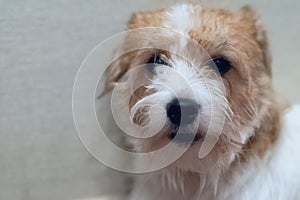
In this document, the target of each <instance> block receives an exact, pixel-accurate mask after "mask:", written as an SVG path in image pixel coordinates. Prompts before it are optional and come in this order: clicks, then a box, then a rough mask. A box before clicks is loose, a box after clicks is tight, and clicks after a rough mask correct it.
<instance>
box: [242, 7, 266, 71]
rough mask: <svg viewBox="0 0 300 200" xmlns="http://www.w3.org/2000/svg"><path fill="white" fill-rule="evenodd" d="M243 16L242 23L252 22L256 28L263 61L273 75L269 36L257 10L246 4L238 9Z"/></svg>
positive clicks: (256, 37) (256, 36)
mask: <svg viewBox="0 0 300 200" xmlns="http://www.w3.org/2000/svg"><path fill="white" fill-rule="evenodd" d="M238 13H239V15H240V16H241V20H242V23H251V24H253V26H254V28H253V30H254V32H253V34H254V37H255V39H256V41H257V44H258V45H259V47H260V49H261V52H262V55H263V63H264V66H265V69H266V72H267V73H268V75H269V76H272V68H271V62H272V58H271V53H270V49H269V42H268V37H267V31H266V30H265V29H264V27H263V25H262V23H261V21H260V18H259V17H258V16H257V14H256V12H255V11H254V10H253V8H252V7H251V6H244V7H242V8H241V9H240V10H239V11H238Z"/></svg>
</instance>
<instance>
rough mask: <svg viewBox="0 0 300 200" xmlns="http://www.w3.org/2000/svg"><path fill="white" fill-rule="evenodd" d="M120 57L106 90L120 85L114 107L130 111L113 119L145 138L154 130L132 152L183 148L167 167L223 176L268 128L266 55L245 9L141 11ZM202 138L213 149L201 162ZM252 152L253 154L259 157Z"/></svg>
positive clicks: (257, 29)
mask: <svg viewBox="0 0 300 200" xmlns="http://www.w3.org/2000/svg"><path fill="white" fill-rule="evenodd" d="M137 47H139V48H137ZM119 50H120V51H121V52H122V55H120V56H119V58H118V59H116V60H115V61H114V62H113V63H112V64H111V65H110V67H109V69H108V71H107V82H106V89H105V91H106V92H107V91H111V90H112V89H113V88H114V87H115V86H117V85H121V87H119V88H121V89H119V90H118V92H119V93H120V94H121V98H119V99H118V103H117V104H119V105H122V106H120V109H125V110H126V109H127V110H128V111H129V112H123V111H122V110H119V112H118V115H125V116H124V117H125V118H128V119H130V122H131V123H133V124H135V125H138V126H139V127H143V129H142V130H143V131H140V132H139V134H141V135H143V136H145V135H146V136H149V135H151V134H152V132H153V130H155V134H153V135H151V137H150V136H149V137H148V138H144V139H139V140H138V142H136V143H135V149H136V150H137V151H142V152H152V151H155V150H157V149H159V148H162V147H163V146H165V145H166V144H168V143H169V142H172V143H176V144H178V145H179V146H180V145H183V146H184V145H185V144H187V143H189V144H190V146H189V148H188V149H187V151H186V152H185V153H184V155H183V156H182V157H181V158H180V159H179V160H177V161H176V162H175V163H174V164H173V165H172V166H175V167H176V168H180V169H182V170H188V171H201V170H206V171H207V170H211V171H214V173H217V172H216V170H215V168H214V166H216V167H217V168H218V169H220V170H219V172H222V171H224V170H226V169H228V167H229V166H230V165H231V164H232V163H233V162H234V161H236V160H237V159H238V158H241V155H244V154H245V151H246V149H247V148H249V149H252V150H253V148H252V147H250V146H249V143H251V141H252V142H253V141H254V139H253V138H255V137H258V133H257V132H258V130H260V131H259V132H266V130H267V129H268V128H266V127H265V123H266V122H268V121H269V120H270V118H271V117H270V116H272V113H270V108H271V107H272V106H274V100H273V99H274V95H273V89H272V84H271V68H270V56H269V50H268V42H267V38H266V33H265V30H264V29H263V28H262V26H261V25H260V24H259V23H258V20H257V17H256V15H255V14H254V12H253V11H252V9H251V8H249V7H243V8H242V9H240V10H239V11H236V12H231V11H227V10H223V9H213V8H207V7H202V6H200V5H194V4H180V5H175V6H173V7H170V8H167V9H162V10H158V11H152V12H139V13H136V14H134V15H133V16H132V17H131V19H130V20H129V23H128V35H127V37H126V38H125V40H124V42H123V44H122V45H121V46H120V47H119ZM126 99H127V100H126ZM128 113H129V114H128ZM158 127H159V128H158ZM149 130H151V131H149ZM268 131H270V130H268ZM264 138H268V137H264ZM205 139H207V140H211V141H215V142H212V143H214V145H213V146H212V147H211V149H210V151H209V152H208V155H206V156H205V157H204V158H202V159H199V156H198V153H199V149H200V147H201V145H203V144H204V140H205ZM267 140H269V139H265V140H264V142H265V141H267ZM270 140H271V139H270ZM253 143H254V142H253ZM255 148H257V149H258V150H257V151H256V154H257V155H259V154H260V153H262V152H263V151H264V149H263V148H262V147H261V146H259V147H255Z"/></svg>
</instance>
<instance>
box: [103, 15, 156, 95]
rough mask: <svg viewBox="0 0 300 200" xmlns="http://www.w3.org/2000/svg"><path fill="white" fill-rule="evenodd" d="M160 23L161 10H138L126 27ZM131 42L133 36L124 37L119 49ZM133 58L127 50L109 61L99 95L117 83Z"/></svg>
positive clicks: (132, 54)
mask: <svg viewBox="0 0 300 200" xmlns="http://www.w3.org/2000/svg"><path fill="white" fill-rule="evenodd" d="M161 24H162V10H161V11H155V12H151V11H150V12H138V13H134V14H133V15H132V16H131V17H130V19H129V21H128V25H127V27H128V28H127V29H135V28H142V27H158V26H161ZM131 42H136V41H135V40H134V38H130V37H128V38H125V41H124V42H123V44H122V45H121V46H120V47H119V49H130V48H129V47H130V45H131ZM133 58H134V53H133V52H129V53H126V54H124V55H121V56H120V57H119V58H118V59H117V60H115V61H114V62H113V63H111V64H110V65H109V66H108V68H107V70H106V82H105V87H104V91H103V92H102V94H101V95H100V97H101V96H103V95H105V94H106V93H108V92H110V91H111V90H112V89H113V87H114V85H115V83H117V82H118V81H119V80H120V78H121V77H122V76H123V75H124V74H125V73H126V72H127V71H128V69H129V67H130V63H131V61H132V59H133Z"/></svg>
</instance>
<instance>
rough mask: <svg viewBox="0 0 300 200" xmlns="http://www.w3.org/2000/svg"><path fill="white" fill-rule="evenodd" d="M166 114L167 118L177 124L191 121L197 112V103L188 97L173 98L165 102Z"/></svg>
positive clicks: (185, 123)
mask: <svg viewBox="0 0 300 200" xmlns="http://www.w3.org/2000/svg"><path fill="white" fill-rule="evenodd" d="M166 109H167V116H168V118H169V120H170V121H171V122H172V123H173V124H175V125H177V126H179V125H180V124H182V125H187V124H190V123H192V122H193V121H194V120H195V118H196V116H197V114H198V109H199V105H198V104H196V103H195V102H194V101H192V100H189V99H177V98H175V99H173V100H172V101H171V102H170V103H168V104H167V108H166Z"/></svg>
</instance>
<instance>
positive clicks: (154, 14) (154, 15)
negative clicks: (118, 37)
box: [128, 10, 163, 29]
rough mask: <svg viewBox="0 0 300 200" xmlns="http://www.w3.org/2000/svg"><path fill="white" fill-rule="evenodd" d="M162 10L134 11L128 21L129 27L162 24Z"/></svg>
mask: <svg viewBox="0 0 300 200" xmlns="http://www.w3.org/2000/svg"><path fill="white" fill-rule="evenodd" d="M162 11H163V10H159V11H148V12H137V13H134V14H133V15H132V16H131V18H130V20H129V21H128V29H134V28H142V27H158V26H161V25H162V22H163V15H162Z"/></svg>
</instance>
